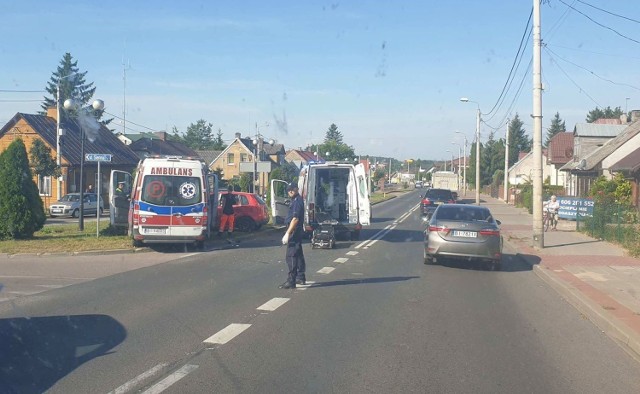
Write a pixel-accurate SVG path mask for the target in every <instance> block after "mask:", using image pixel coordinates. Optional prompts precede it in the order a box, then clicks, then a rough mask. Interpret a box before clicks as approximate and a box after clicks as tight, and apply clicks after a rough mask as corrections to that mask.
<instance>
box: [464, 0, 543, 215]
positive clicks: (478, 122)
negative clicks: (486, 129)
mask: <svg viewBox="0 0 640 394" xmlns="http://www.w3.org/2000/svg"><path fill="white" fill-rule="evenodd" d="M534 1H535V0H534ZM481 115H482V113H481V112H480V105H478V115H477V116H476V205H480V117H481ZM541 220H542V219H541Z"/></svg>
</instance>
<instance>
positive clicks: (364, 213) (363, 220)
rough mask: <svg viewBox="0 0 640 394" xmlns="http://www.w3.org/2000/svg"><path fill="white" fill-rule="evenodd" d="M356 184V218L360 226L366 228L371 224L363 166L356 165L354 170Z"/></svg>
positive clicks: (366, 182)
mask: <svg viewBox="0 0 640 394" xmlns="http://www.w3.org/2000/svg"><path fill="white" fill-rule="evenodd" d="M355 171H356V184H357V188H358V192H357V194H358V216H359V219H360V224H362V225H363V226H368V225H369V224H371V202H370V201H369V185H368V181H367V174H366V173H365V170H364V165H362V164H358V165H357V166H356V168H355Z"/></svg>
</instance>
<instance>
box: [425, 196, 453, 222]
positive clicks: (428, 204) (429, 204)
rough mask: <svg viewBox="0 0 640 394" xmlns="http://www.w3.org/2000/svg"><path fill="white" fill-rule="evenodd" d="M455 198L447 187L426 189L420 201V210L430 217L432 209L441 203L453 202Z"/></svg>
mask: <svg viewBox="0 0 640 394" xmlns="http://www.w3.org/2000/svg"><path fill="white" fill-rule="evenodd" d="M455 203H456V199H455V198H454V197H453V194H452V193H451V190H449V189H428V190H427V191H426V192H425V193H424V196H422V201H421V202H420V212H421V213H422V215H423V216H426V217H427V218H430V217H431V215H432V214H433V211H435V210H436V208H437V207H438V206H439V205H441V204H455Z"/></svg>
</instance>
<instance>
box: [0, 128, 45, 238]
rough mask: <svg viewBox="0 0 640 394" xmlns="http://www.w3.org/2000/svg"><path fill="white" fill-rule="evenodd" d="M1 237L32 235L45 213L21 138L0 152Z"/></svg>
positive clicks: (38, 228)
mask: <svg viewBox="0 0 640 394" xmlns="http://www.w3.org/2000/svg"><path fill="white" fill-rule="evenodd" d="M0 185H2V187H0V239H10V238H13V239H24V238H31V237H33V234H34V233H35V232H36V231H38V230H40V229H41V228H42V226H43V225H44V222H45V220H46V216H45V213H44V206H43V204H42V199H41V198H40V195H39V193H38V186H37V185H36V184H35V183H34V182H33V174H32V172H31V168H29V160H28V159H27V149H26V148H25V146H24V142H22V140H21V139H20V138H18V139H16V140H14V141H13V142H12V143H11V144H10V145H9V146H8V147H7V149H6V150H5V151H4V152H2V154H0Z"/></svg>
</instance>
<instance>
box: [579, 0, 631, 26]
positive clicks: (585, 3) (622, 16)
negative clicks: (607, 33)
mask: <svg viewBox="0 0 640 394" xmlns="http://www.w3.org/2000/svg"><path fill="white" fill-rule="evenodd" d="M576 1H577V2H579V3H582V4H584V5H586V6H589V7H591V8H595V9H596V10H598V11H602V12H605V13H607V14H609V15H613V16H617V17H618V18H622V19H626V20H628V21H631V22H635V23H640V21H639V20H637V19H633V18H629V17H626V16H624V15H619V14H616V13H613V12H611V11H607V10H605V9H602V8H598V7H596V6H595V5H592V4H589V3H587V2H586V1H582V0H576Z"/></svg>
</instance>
